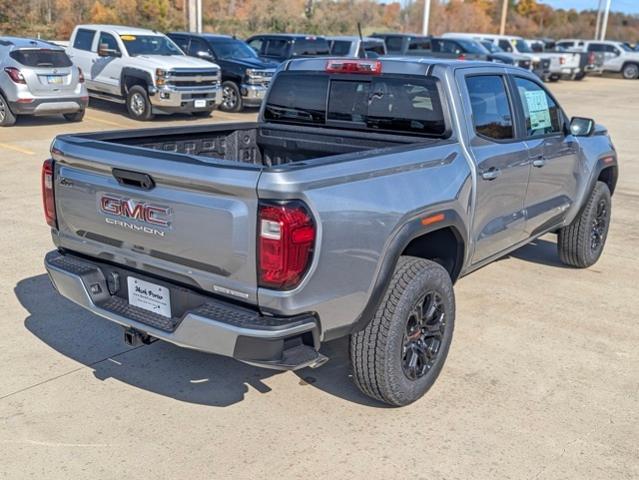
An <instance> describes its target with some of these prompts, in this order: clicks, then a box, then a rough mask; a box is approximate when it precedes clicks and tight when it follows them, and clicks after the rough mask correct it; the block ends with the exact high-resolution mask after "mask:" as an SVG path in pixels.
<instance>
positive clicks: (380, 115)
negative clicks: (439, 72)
mask: <svg viewBox="0 0 639 480" xmlns="http://www.w3.org/2000/svg"><path fill="white" fill-rule="evenodd" d="M327 97H328V98H327ZM327 107H328V109H327ZM264 116H265V118H266V119H267V120H274V121H282V122H287V123H311V124H316V125H317V124H325V125H328V126H334V127H335V126H337V127H339V126H342V127H345V128H350V129H366V130H376V131H386V132H401V133H405V134H420V135H426V136H434V137H442V136H444V135H445V134H446V132H447V129H446V122H445V120H444V114H443V110H442V105H441V100H440V97H439V92H438V89H437V84H436V82H435V80H434V79H432V78H424V77H377V78H375V77H374V78H372V79H369V78H366V79H361V80H360V79H353V80H350V79H349V80H346V79H345V80H341V79H336V78H334V77H333V78H329V76H328V75H322V74H318V75H309V74H294V73H281V74H280V75H279V76H278V77H277V80H276V81H275V82H274V84H273V86H272V89H271V92H270V94H269V97H268V101H267V104H266V107H265V112H264Z"/></svg>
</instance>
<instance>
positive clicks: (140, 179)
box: [111, 168, 155, 190]
mask: <svg viewBox="0 0 639 480" xmlns="http://www.w3.org/2000/svg"><path fill="white" fill-rule="evenodd" d="M111 172H112V173H113V176H114V177H115V179H116V180H117V181H118V183H119V184H120V185H123V186H125V187H133V188H139V189H141V190H151V189H152V188H153V187H155V182H154V181H153V179H152V178H151V176H150V175H147V174H146V173H138V172H131V171H129V170H121V169H119V168H114V169H113V170H111Z"/></svg>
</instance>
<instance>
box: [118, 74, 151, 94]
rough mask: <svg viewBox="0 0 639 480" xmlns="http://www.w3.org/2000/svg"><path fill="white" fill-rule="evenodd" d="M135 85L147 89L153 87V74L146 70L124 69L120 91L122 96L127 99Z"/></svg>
mask: <svg viewBox="0 0 639 480" xmlns="http://www.w3.org/2000/svg"><path fill="white" fill-rule="evenodd" d="M134 85H141V86H142V87H145V88H147V89H148V87H150V86H153V79H152V78H151V74H150V73H149V72H147V71H145V70H140V69H137V68H132V67H124V68H123V69H122V74H121V76H120V89H121V92H122V96H123V97H126V96H127V93H128V92H129V89H130V88H131V87H133V86H134Z"/></svg>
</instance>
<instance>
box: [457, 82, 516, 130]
mask: <svg viewBox="0 0 639 480" xmlns="http://www.w3.org/2000/svg"><path fill="white" fill-rule="evenodd" d="M466 86H467V88H468V95H469V96H470V105H471V108H472V112H473V126H474V127H475V132H477V133H478V134H479V135H482V136H484V137H488V138H492V139H495V140H507V139H511V138H513V115H512V112H511V110H510V103H509V101H508V94H507V93H506V85H505V84H504V78H503V77H502V76H500V75H480V76H473V77H467V78H466Z"/></svg>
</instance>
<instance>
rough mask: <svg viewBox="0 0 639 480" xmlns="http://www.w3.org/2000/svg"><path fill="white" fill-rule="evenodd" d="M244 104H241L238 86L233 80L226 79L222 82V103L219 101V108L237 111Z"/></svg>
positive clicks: (226, 110)
mask: <svg viewBox="0 0 639 480" xmlns="http://www.w3.org/2000/svg"><path fill="white" fill-rule="evenodd" d="M243 107H244V105H243V104H242V95H241V94H240V87H238V86H237V84H236V83H235V82H231V81H230V80H227V81H226V82H223V83H222V103H220V106H219V108H220V110H222V111H223V112H239V111H241V110H242V108H243Z"/></svg>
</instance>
